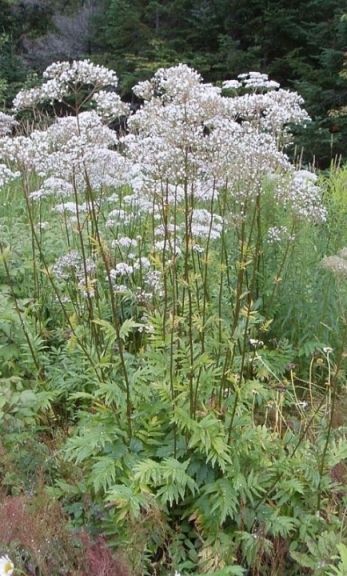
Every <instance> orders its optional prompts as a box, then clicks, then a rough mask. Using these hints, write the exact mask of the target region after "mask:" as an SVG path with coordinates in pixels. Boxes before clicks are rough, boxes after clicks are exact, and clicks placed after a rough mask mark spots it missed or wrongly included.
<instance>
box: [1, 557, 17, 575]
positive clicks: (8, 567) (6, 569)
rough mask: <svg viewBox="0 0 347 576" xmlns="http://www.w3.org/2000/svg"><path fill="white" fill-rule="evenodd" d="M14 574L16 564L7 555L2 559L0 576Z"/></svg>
mask: <svg viewBox="0 0 347 576" xmlns="http://www.w3.org/2000/svg"><path fill="white" fill-rule="evenodd" d="M13 572H14V564H13V562H12V561H11V560H10V558H9V557H8V556H7V555H5V556H1V558H0V576H12V574H13Z"/></svg>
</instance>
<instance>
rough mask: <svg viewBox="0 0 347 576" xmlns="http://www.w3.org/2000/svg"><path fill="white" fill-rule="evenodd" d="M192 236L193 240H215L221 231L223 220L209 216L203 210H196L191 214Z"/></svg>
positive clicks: (212, 215)
mask: <svg viewBox="0 0 347 576" xmlns="http://www.w3.org/2000/svg"><path fill="white" fill-rule="evenodd" d="M191 226H192V235H193V237H194V238H211V240H217V239H218V238H219V237H220V235H221V233H222V230H223V218H222V217H221V216H218V214H211V213H210V212H209V211H208V210H206V209H204V208H199V209H198V208H196V209H195V210H193V214H192V225H191Z"/></svg>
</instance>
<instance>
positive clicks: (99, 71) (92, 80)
mask: <svg viewBox="0 0 347 576" xmlns="http://www.w3.org/2000/svg"><path fill="white" fill-rule="evenodd" d="M43 77H44V78H45V79H46V82H44V83H43V84H42V86H39V87H37V88H31V89H29V90H21V91H20V92H19V93H18V94H17V96H16V97H15V99H14V101H13V107H14V109H15V110H16V111H18V110H23V109H26V108H32V107H34V106H36V105H37V104H40V103H42V102H45V101H50V102H54V100H57V101H58V102H61V101H62V100H63V99H64V98H65V97H66V96H67V95H68V94H70V93H72V92H75V91H76V89H78V88H80V87H81V86H83V85H90V86H93V88H94V90H100V89H101V88H107V87H113V88H116V87H117V85H118V78H117V75H116V73H115V72H113V71H112V70H109V69H108V68H105V67H104V66H99V65H97V64H93V63H92V62H90V60H74V61H73V62H72V63H70V62H55V63H54V64H51V65H50V66H48V68H47V69H46V70H45V71H44V73H43Z"/></svg>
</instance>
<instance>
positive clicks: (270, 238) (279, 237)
mask: <svg viewBox="0 0 347 576" xmlns="http://www.w3.org/2000/svg"><path fill="white" fill-rule="evenodd" d="M294 239H295V236H294V235H293V234H290V232H289V230H288V228H287V226H272V227H271V228H269V229H268V231H267V234H266V241H267V243H268V244H279V243H281V242H283V241H286V240H287V241H288V240H289V241H293V240H294Z"/></svg>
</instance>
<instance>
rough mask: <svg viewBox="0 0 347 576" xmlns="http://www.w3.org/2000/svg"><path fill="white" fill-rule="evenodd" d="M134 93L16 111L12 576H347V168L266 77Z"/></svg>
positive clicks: (85, 81)
mask: <svg viewBox="0 0 347 576" xmlns="http://www.w3.org/2000/svg"><path fill="white" fill-rule="evenodd" d="M117 85H118V78H117V76H116V74H115V72H114V71H112V70H109V69H106V68H104V67H102V66H96V65H93V64H92V63H91V62H90V61H88V60H84V61H74V62H72V63H69V62H60V63H56V64H52V65H51V66H49V67H48V68H47V70H46V71H45V73H44V78H43V82H42V83H41V84H40V86H39V87H34V88H31V89H25V90H22V91H20V92H19V93H18V94H17V96H16V98H15V101H14V105H15V110H14V112H15V113H16V118H15V117H12V116H9V115H5V114H2V115H0V156H1V159H2V163H0V186H1V192H0V194H1V205H2V207H3V210H2V212H1V216H0V258H1V262H0V288H1V290H0V359H1V367H0V378H1V380H0V382H1V387H2V396H1V404H0V426H1V445H0V463H1V472H0V480H1V492H2V494H3V498H2V500H1V502H0V554H3V555H4V556H3V557H2V558H0V568H1V561H3V562H8V560H7V556H5V555H10V557H11V560H13V561H14V564H15V566H18V567H21V568H23V570H25V571H28V570H31V571H32V572H35V574H39V575H40V576H52V575H54V576H55V575H58V574H74V575H75V576H77V575H80V576H82V575H84V574H94V575H95V576H105V574H110V575H111V574H112V575H113V576H116V574H124V573H126V571H127V570H129V571H132V572H133V573H134V574H138V575H147V574H153V575H154V574H155V575H158V576H159V575H160V576H161V575H169V574H170V575H172V574H174V573H175V572H181V573H182V574H187V575H188V574H195V575H198V574H211V573H212V574H219V575H220V576H222V575H223V576H224V575H225V576H226V575H236V576H237V575H242V574H249V575H252V576H265V575H269V576H270V575H272V576H275V575H276V576H280V575H283V576H299V575H303V574H315V575H317V576H319V575H321V576H323V575H325V576H331V575H333V574H337V575H339V576H342V575H343V574H344V573H345V569H346V551H347V549H346V527H345V510H346V504H347V494H346V475H347V470H346V463H345V462H346V457H347V453H346V441H345V432H346V428H345V425H344V417H345V411H346V408H345V399H346V378H345V373H346V363H345V357H346V346H347V343H346V339H347V330H346V327H347V318H346V303H347V300H346V298H347V292H346V279H347V254H346V244H347V238H346V235H347V233H346V226H345V222H346V214H347V205H346V199H345V194H344V189H345V185H346V180H347V176H346V171H345V170H337V169H336V171H334V170H333V171H332V173H331V177H330V179H329V180H328V179H326V178H325V179H323V178H322V179H321V181H320V180H319V178H318V176H317V174H315V173H314V172H312V171H309V170H306V169H303V168H302V167H301V168H300V169H298V168H297V167H296V166H295V165H294V164H293V163H291V162H290V160H289V158H288V156H287V155H286V153H285V150H286V149H287V147H288V146H290V144H291V142H292V135H291V131H290V126H292V125H293V124H295V125H299V126H301V127H302V129H304V126H306V125H308V123H309V118H308V115H307V113H306V111H305V110H304V108H303V100H302V99H301V97H300V96H299V95H298V94H296V93H294V92H290V91H288V90H283V89H281V88H280V87H279V85H278V83H277V82H275V81H273V80H269V79H268V78H267V76H266V75H264V74H259V73H254V72H253V73H250V74H242V75H241V76H239V78H238V79H228V80H226V81H225V82H224V83H223V86H222V88H220V87H216V86H214V85H213V84H209V83H204V82H203V80H202V77H201V76H200V75H199V74H198V73H197V72H196V71H194V70H193V69H191V68H189V67H188V66H186V65H179V66H175V67H172V68H168V69H163V68H162V69H159V70H158V71H157V72H156V73H155V74H154V76H153V77H152V78H151V79H150V80H147V81H141V82H139V83H138V84H137V85H136V86H135V87H134V94H135V96H136V98H137V99H138V101H139V102H141V105H140V106H139V107H138V109H137V110H136V111H135V112H132V111H131V108H130V106H129V105H128V104H127V103H125V102H123V101H122V100H121V98H120V97H119V96H118V95H117V93H116V88H117ZM50 110H52V111H55V112H57V110H61V111H63V112H64V115H62V116H59V115H53V114H52V115H49V114H48V112H49V111H50ZM67 111H69V113H67ZM114 125H117V127H118V129H117V130H114V129H110V126H114ZM29 518H30V519H32V521H31V522H30V521H29ZM28 526H30V528H28ZM43 527H44V529H43ZM105 540H106V541H107V543H108V545H109V546H110V547H112V548H113V549H114V550H115V551H116V552H115V553H117V554H118V557H117V556H114V555H113V554H112V553H111V552H110V548H107V547H106V545H105ZM120 558H123V560H122V561H121V560H120ZM124 563H126V564H127V566H128V568H127V570H126V569H125V567H124Z"/></svg>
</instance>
